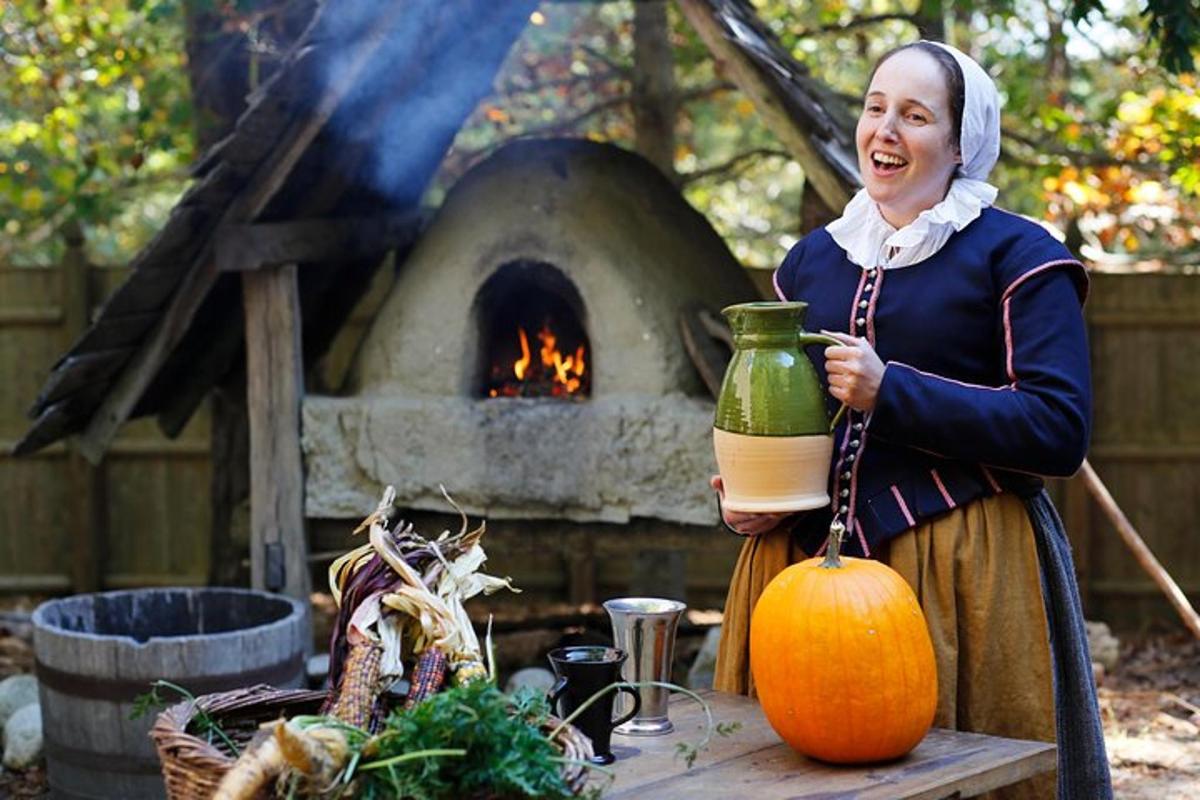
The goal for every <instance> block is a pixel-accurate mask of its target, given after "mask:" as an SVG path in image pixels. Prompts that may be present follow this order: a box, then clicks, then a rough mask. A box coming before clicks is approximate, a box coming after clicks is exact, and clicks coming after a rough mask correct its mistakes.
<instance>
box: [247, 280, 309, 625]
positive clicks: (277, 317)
mask: <svg viewBox="0 0 1200 800" xmlns="http://www.w3.org/2000/svg"><path fill="white" fill-rule="evenodd" d="M296 272H297V271H296V267H295V265H291V264H289V265H287V266H284V267H277V268H274V269H269V270H261V271H252V272H247V273H245V274H243V275H242V296H243V308H244V311H245V316H246V399H247V406H248V409H249V415H250V585H251V586H253V587H254V588H255V589H266V590H268V591H272V592H283V593H284V594H287V595H289V596H291V597H294V598H296V599H298V600H302V601H304V602H307V601H308V595H309V592H310V591H311V588H312V587H311V582H310V580H309V575H308V539H307V537H306V536H305V533H304V470H303V464H302V460H301V454H300V401H301V396H302V394H303V392H304V365H303V363H302V358H301V343H300V295H299V286H298V284H297V282H296Z"/></svg>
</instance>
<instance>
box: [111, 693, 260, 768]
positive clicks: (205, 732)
mask: <svg viewBox="0 0 1200 800" xmlns="http://www.w3.org/2000/svg"><path fill="white" fill-rule="evenodd" d="M165 691H171V692H174V694H175V696H174V697H169V696H167V695H166V694H164V692H165ZM180 700H187V701H189V702H191V703H192V704H193V705H192V719H191V721H190V722H188V726H187V727H188V733H191V734H193V735H196V736H203V737H205V738H206V739H207V740H208V742H209V744H212V741H213V740H214V739H219V740H220V741H221V742H222V743H223V744H224V745H225V746H226V747H228V748H229V750H230V751H231V752H232V753H233V756H234V758H237V756H238V753H239V752H240V750H239V748H238V746H237V745H236V744H235V743H234V741H233V739H231V738H229V734H227V733H225V731H224V730H223V729H222V728H221V726H220V725H219V724H217V721H216V720H215V719H213V718H212V717H211V716H209V714H208V712H207V711H205V710H204V709H203V708H200V707H199V706H198V705H196V696H195V695H194V694H192V693H191V692H189V691H188V690H187V689H185V688H183V687H182V686H180V685H179V684H176V683H171V682H170V681H164V680H157V681H155V682H154V683H152V684H150V691H148V692H144V693H142V694H139V695H138V696H137V697H135V698H133V709H132V710H130V712H129V718H130V719H141V718H142V717H144V716H146V715H147V714H152V713H158V712H159V711H161V710H163V709H164V708H166V707H167V706H169V705H172V704H174V703H177V702H179V701H180Z"/></svg>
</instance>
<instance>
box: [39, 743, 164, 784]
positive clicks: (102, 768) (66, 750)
mask: <svg viewBox="0 0 1200 800" xmlns="http://www.w3.org/2000/svg"><path fill="white" fill-rule="evenodd" d="M45 748H46V759H47V760H48V761H49V762H50V764H51V771H53V765H54V762H56V761H57V762H59V763H63V764H70V765H71V766H73V767H78V768H79V769H85V770H90V771H92V772H103V773H108V774H112V773H114V772H121V773H125V774H127V775H161V774H162V764H160V763H159V761H158V758H156V757H154V756H131V755H129V754H127V753H97V752H95V751H93V750H83V749H80V748H78V747H72V746H71V745H69V744H63V743H62V742H59V741H56V740H54V739H52V738H50V737H47V738H46V742H45Z"/></svg>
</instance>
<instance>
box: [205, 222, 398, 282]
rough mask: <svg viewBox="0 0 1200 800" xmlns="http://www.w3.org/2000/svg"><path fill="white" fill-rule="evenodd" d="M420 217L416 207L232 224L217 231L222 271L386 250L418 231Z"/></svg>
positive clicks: (337, 257)
mask: <svg viewBox="0 0 1200 800" xmlns="http://www.w3.org/2000/svg"><path fill="white" fill-rule="evenodd" d="M420 221H421V218H420V214H419V213H417V212H412V213H408V214H398V215H392V216H378V217H358V218H350V219H308V220H291V221H288V222H259V223H255V224H251V225H231V226H229V227H227V228H225V229H223V230H221V231H218V233H217V263H218V264H219V265H220V269H221V271H222V272H244V271H247V270H255V269H262V268H263V267H271V266H278V265H280V264H295V263H304V262H320V261H332V260H353V259H357V258H365V257H368V256H373V255H382V254H383V253H384V252H386V251H388V250H390V249H392V248H394V247H397V246H399V245H402V244H404V243H406V242H408V241H409V240H410V239H411V238H412V237H413V236H415V235H416V233H417V229H418V228H419V226H420Z"/></svg>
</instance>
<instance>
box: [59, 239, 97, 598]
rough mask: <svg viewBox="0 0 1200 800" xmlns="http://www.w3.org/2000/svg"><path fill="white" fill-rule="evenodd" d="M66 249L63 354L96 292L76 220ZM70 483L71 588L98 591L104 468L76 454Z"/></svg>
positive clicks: (71, 456) (84, 322)
mask: <svg viewBox="0 0 1200 800" xmlns="http://www.w3.org/2000/svg"><path fill="white" fill-rule="evenodd" d="M62 235H63V239H64V240H65V241H66V245H67V250H66V253H64V254H63V260H62V267H61V270H62V272H61V274H62V298H63V300H62V307H63V334H64V336H63V338H64V340H65V341H64V342H63V349H64V350H66V349H68V348H70V346H71V345H72V344H73V343H74V342H75V340H76V339H78V338H79V336H80V334H82V333H83V332H84V331H85V330H87V327H88V324H89V323H90V322H91V307H92V293H91V287H90V285H89V275H88V262H87V252H86V251H85V249H84V238H83V231H82V230H80V228H79V224H78V223H77V222H75V221H74V220H70V221H68V222H67V223H66V224H65V225H63V228H62ZM66 471H67V483H68V486H69V489H68V492H69V494H70V501H69V502H70V506H69V513H68V519H69V520H70V521H69V522H68V525H69V527H70V535H69V537H68V541H69V546H70V548H71V558H70V563H71V588H72V590H73V591H76V592H94V591H96V590H98V589H100V588H101V586H102V585H103V582H104V550H105V546H104V545H105V538H106V537H105V528H106V527H107V522H108V519H107V516H108V508H107V504H106V503H105V502H104V499H105V494H104V492H105V476H104V472H105V468H104V466H103V464H102V463H101V464H98V465H95V466H93V465H92V464H90V463H89V462H88V461H87V459H85V458H84V457H83V456H82V455H80V454H79V452H78V451H76V450H73V449H72V450H70V451H69V452H68V454H67V463H66Z"/></svg>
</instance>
